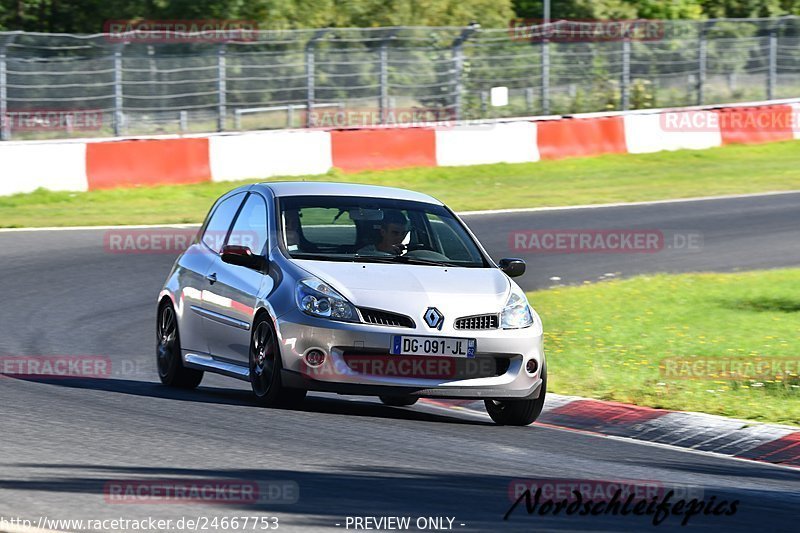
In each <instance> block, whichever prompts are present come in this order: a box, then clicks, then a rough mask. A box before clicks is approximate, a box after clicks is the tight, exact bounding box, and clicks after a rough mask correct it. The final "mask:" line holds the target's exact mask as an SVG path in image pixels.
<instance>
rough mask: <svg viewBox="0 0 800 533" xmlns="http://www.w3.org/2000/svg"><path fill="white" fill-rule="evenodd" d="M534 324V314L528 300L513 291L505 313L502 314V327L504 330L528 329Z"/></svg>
mask: <svg viewBox="0 0 800 533" xmlns="http://www.w3.org/2000/svg"><path fill="white" fill-rule="evenodd" d="M532 324H533V313H532V312H531V306H530V305H528V299H527V298H526V297H525V295H524V294H522V293H521V292H517V291H516V290H513V289H512V291H511V295H510V296H509V297H508V301H507V302H506V305H505V307H503V312H502V313H501V314H500V327H501V328H503V329H520V328H527V327H530V326H531V325H532Z"/></svg>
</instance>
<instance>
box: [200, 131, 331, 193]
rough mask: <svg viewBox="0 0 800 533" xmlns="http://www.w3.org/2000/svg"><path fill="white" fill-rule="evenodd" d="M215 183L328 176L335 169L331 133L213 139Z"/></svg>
mask: <svg viewBox="0 0 800 533" xmlns="http://www.w3.org/2000/svg"><path fill="white" fill-rule="evenodd" d="M209 142H210V145H209V152H210V153H209V157H210V164H211V177H212V180H213V181H233V180H242V179H251V178H266V177H271V176H297V175H301V174H324V173H325V172H328V170H330V169H331V167H332V166H333V163H332V160H331V134H330V133H329V132H327V131H268V132H258V133H244V134H241V135H212V136H211V137H210V140H209Z"/></svg>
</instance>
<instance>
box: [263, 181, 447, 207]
mask: <svg viewBox="0 0 800 533" xmlns="http://www.w3.org/2000/svg"><path fill="white" fill-rule="evenodd" d="M258 185H260V186H262V187H265V188H267V189H269V190H271V191H272V194H273V195H274V196H276V197H279V198H280V197H286V196H363V197H367V198H393V199H397V200H409V201H412V202H423V203H427V204H436V205H443V204H442V202H440V201H439V200H437V199H436V198H434V197H432V196H428V195H427V194H423V193H421V192H415V191H409V190H407V189H398V188H396V187H381V186H378V185H360V184H355V183H336V182H329V181H270V182H265V183H259V184H258Z"/></svg>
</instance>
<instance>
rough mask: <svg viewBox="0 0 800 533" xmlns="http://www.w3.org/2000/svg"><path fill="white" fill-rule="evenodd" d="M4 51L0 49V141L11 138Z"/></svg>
mask: <svg viewBox="0 0 800 533" xmlns="http://www.w3.org/2000/svg"><path fill="white" fill-rule="evenodd" d="M6 83H7V82H6V49H5V47H2V48H0V141H7V140H9V139H10V138H11V130H10V128H9V125H8V93H7V92H6V90H7V87H6Z"/></svg>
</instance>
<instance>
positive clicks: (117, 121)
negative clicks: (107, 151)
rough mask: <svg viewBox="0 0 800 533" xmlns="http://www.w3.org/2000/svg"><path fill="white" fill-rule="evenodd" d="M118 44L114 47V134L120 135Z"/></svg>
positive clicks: (120, 59) (121, 117)
mask: <svg viewBox="0 0 800 533" xmlns="http://www.w3.org/2000/svg"><path fill="white" fill-rule="evenodd" d="M123 46H124V45H122V44H120V45H118V46H117V47H116V48H115V49H114V135H115V136H116V137H119V136H120V135H122V128H123V121H124V116H123V109H122V106H123V100H122V96H123V95H122V47H123Z"/></svg>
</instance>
